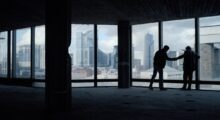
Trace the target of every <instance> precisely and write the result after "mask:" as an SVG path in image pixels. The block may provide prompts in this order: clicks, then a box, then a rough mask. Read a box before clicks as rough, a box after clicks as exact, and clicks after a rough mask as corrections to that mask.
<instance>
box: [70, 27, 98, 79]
mask: <svg viewBox="0 0 220 120" xmlns="http://www.w3.org/2000/svg"><path fill="white" fill-rule="evenodd" d="M71 36H72V38H71V45H70V48H69V53H70V55H71V57H72V79H94V25H79V24H73V25H72V35H71Z"/></svg>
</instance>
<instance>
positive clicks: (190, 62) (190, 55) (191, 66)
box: [178, 50, 199, 72]
mask: <svg viewBox="0 0 220 120" xmlns="http://www.w3.org/2000/svg"><path fill="white" fill-rule="evenodd" d="M178 58H184V62H183V71H185V72H186V71H189V72H192V71H194V70H195V69H196V60H197V59H198V58H199V56H198V55H197V54H196V53H195V52H193V51H192V50H186V51H185V52H184V54H183V55H181V56H179V57H178Z"/></svg>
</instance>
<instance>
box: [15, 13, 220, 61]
mask: <svg viewBox="0 0 220 120" xmlns="http://www.w3.org/2000/svg"><path fill="white" fill-rule="evenodd" d="M211 25H220V16H217V17H207V18H201V19H200V26H202V27H201V29H200V34H201V36H200V39H201V40H200V41H201V42H210V41H219V40H220V36H219V35H220V26H215V27H207V26H211ZM204 26H206V27H204ZM44 27H45V26H40V27H37V28H36V34H35V35H36V43H37V44H44V40H45V28H44ZM194 28H195V26H194V19H185V20H176V21H166V22H163V40H164V41H163V44H164V45H165V44H166V45H169V46H170V50H171V51H181V50H182V49H184V48H185V47H186V46H187V45H190V46H192V47H194V40H195V30H194ZM89 30H93V25H72V35H71V38H72V41H73V40H74V39H76V32H86V31H89ZM147 33H150V34H152V35H153V40H154V48H155V51H156V50H158V23H148V24H140V25H133V26H132V40H133V41H132V45H133V47H134V50H135V55H136V56H135V57H136V58H140V59H142V58H143V43H144V39H145V35H146V34H147ZM213 33H215V34H214V35H209V34H213ZM207 35H209V36H207ZM17 41H18V43H17V45H21V44H30V29H19V30H18V32H17ZM117 41H118V37H117V26H116V25H114V26H109V25H99V26H98V47H99V49H101V50H102V51H104V52H106V53H110V52H112V51H113V46H114V45H117ZM72 44H73V42H72ZM72 44H71V47H70V51H71V49H72V48H73V45H72Z"/></svg>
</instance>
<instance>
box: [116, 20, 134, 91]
mask: <svg viewBox="0 0 220 120" xmlns="http://www.w3.org/2000/svg"><path fill="white" fill-rule="evenodd" d="M130 47H131V25H130V23H129V21H119V22H118V79H119V80H118V87H119V88H129V87H130V81H131V77H130V76H131V72H130V69H131V63H130V57H131V51H130Z"/></svg>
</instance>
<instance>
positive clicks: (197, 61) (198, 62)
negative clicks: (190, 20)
mask: <svg viewBox="0 0 220 120" xmlns="http://www.w3.org/2000/svg"><path fill="white" fill-rule="evenodd" d="M199 26H200V25H199V18H195V52H196V53H197V54H198V55H199V54H200V51H199V47H200V46H199V43H200V32H199V30H200V27H199ZM199 65H200V61H199V60H198V59H197V60H196V73H195V74H196V76H195V78H196V80H195V85H196V90H199V89H200V66H199Z"/></svg>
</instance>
